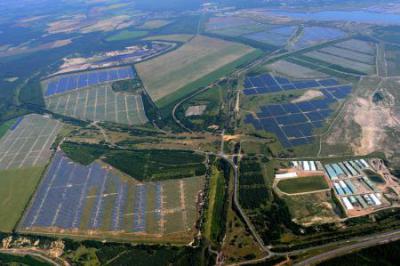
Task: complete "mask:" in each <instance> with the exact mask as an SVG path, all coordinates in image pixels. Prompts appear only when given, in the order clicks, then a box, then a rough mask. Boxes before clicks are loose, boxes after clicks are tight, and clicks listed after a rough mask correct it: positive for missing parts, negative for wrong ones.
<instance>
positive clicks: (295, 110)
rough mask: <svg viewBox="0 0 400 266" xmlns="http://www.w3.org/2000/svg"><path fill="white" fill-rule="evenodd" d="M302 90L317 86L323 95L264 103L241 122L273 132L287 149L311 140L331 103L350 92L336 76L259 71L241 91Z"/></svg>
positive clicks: (329, 112)
mask: <svg viewBox="0 0 400 266" xmlns="http://www.w3.org/2000/svg"><path fill="white" fill-rule="evenodd" d="M305 89H318V90H319V91H320V92H322V94H323V97H321V98H319V97H318V98H317V99H311V100H308V101H302V102H297V103H282V104H268V105H264V106H262V107H261V108H260V109H261V110H260V112H258V113H257V114H256V115H253V114H248V115H247V116H246V117H245V120H244V122H245V123H246V124H252V125H253V126H254V127H255V129H257V130H265V131H268V132H272V133H274V134H275V135H276V137H277V138H278V139H279V141H280V142H281V144H282V145H283V146H284V147H286V148H288V147H293V146H299V145H305V144H311V143H313V141H314V137H315V135H316V134H315V133H314V130H315V129H319V128H322V127H323V126H324V123H325V122H326V121H327V120H328V119H329V117H330V116H331V115H332V114H333V113H334V110H333V109H332V108H331V106H332V105H333V104H335V103H337V102H339V101H340V100H342V99H344V98H346V97H347V96H348V95H349V94H350V93H351V91H352V87H351V86H350V85H339V83H338V81H337V80H335V79H323V80H301V81H289V80H288V79H286V78H283V77H279V76H273V75H270V74H262V75H259V76H252V77H247V78H246V80H245V89H244V90H243V92H244V94H245V95H246V96H251V95H258V94H269V93H276V92H285V91H291V90H305Z"/></svg>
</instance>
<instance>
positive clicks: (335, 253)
mask: <svg viewBox="0 0 400 266" xmlns="http://www.w3.org/2000/svg"><path fill="white" fill-rule="evenodd" d="M397 240H400V230H396V231H393V232H389V233H382V234H377V235H371V236H367V237H363V238H359V239H358V240H356V242H355V243H353V242H350V240H348V241H346V242H348V244H344V245H341V246H339V247H337V248H333V249H331V250H328V251H326V252H323V253H321V254H318V255H315V256H312V257H310V258H307V259H305V260H303V261H300V262H298V263H295V264H294V265H295V266H308V265H316V264H318V263H321V262H323V261H326V260H329V259H332V258H335V257H339V256H343V255H346V254H349V253H352V252H354V251H357V250H360V249H364V248H368V247H373V246H377V245H381V244H386V243H389V242H393V241H397ZM316 248H319V247H316Z"/></svg>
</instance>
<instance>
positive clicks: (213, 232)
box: [205, 166, 225, 243]
mask: <svg viewBox="0 0 400 266" xmlns="http://www.w3.org/2000/svg"><path fill="white" fill-rule="evenodd" d="M224 198H225V180H224V176H223V174H222V173H221V172H220V171H219V170H218V169H217V167H216V166H213V167H212V171H211V177H210V188H209V200H208V209H207V218H206V221H207V223H206V226H205V236H206V237H207V238H208V239H209V240H210V241H211V242H213V243H218V237H219V236H220V235H221V229H223V227H224V219H223V215H222V214H223V212H224Z"/></svg>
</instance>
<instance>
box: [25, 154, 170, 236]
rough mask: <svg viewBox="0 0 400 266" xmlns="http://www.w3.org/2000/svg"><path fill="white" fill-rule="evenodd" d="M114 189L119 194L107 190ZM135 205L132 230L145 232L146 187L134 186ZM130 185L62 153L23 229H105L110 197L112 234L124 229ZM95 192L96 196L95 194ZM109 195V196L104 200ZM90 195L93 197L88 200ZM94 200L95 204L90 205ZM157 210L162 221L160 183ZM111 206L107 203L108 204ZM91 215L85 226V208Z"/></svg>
mask: <svg viewBox="0 0 400 266" xmlns="http://www.w3.org/2000/svg"><path fill="white" fill-rule="evenodd" d="M110 187H111V188H115V189H116V192H117V193H114V195H112V194H113V193H109V191H108V190H107V189H108V188H110ZM134 188H135V189H136V192H135V203H134V209H132V210H130V212H133V214H134V215H133V216H132V219H133V228H132V224H129V227H130V228H131V229H130V230H131V231H135V232H144V231H145V227H146V208H147V204H146V201H147V191H146V186H145V185H136V186H135V187H134ZM128 189H129V184H128V183H126V182H122V180H121V179H120V177H118V176H116V175H114V174H112V173H111V172H109V171H108V170H107V169H104V168H103V167H102V166H101V165H100V164H97V163H93V164H91V165H89V166H83V165H80V164H77V163H73V162H72V161H71V160H70V159H69V158H68V157H66V156H65V155H64V154H63V153H62V152H57V153H56V154H55V156H54V158H53V160H52V163H51V164H50V166H49V168H48V170H47V172H46V174H45V177H44V179H43V181H42V183H41V184H40V186H39V188H38V190H37V192H36V194H35V197H34V200H33V203H32V205H31V207H30V208H29V209H28V211H27V212H26V214H25V216H24V218H23V222H22V226H23V227H25V228H32V227H57V228H61V229H79V228H81V227H83V228H88V229H90V230H96V229H99V228H102V227H104V225H103V222H104V221H105V220H104V218H105V217H104V216H105V213H104V212H103V211H104V210H105V205H106V202H105V200H106V199H108V198H109V197H114V198H112V199H111V202H112V203H113V205H112V219H111V223H110V224H109V225H107V226H108V227H110V229H111V230H112V231H118V230H123V229H124V224H125V222H124V217H125V211H126V209H125V208H126V205H127V204H126V202H127V198H128ZM93 191H95V192H96V193H95V194H92V193H93ZM105 195H107V197H105ZM89 196H90V197H89ZM89 198H92V200H93V204H91V205H88V202H87V201H88V199H89ZM155 203H156V206H155V207H156V209H155V210H154V213H155V214H154V215H155V217H156V218H158V220H159V219H160V212H161V208H162V189H161V184H160V183H157V185H156V195H155ZM107 204H108V203H107ZM88 206H91V208H90V209H87V211H89V213H90V217H89V219H88V221H87V223H86V224H82V222H83V220H82V217H83V213H84V209H85V208H87V207H88Z"/></svg>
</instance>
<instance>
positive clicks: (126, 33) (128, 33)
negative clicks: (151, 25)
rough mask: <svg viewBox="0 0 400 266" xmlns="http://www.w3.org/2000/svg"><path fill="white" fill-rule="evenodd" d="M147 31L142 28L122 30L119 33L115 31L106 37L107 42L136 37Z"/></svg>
mask: <svg viewBox="0 0 400 266" xmlns="http://www.w3.org/2000/svg"><path fill="white" fill-rule="evenodd" d="M147 33H148V31H144V30H135V31H131V30H124V31H121V32H119V33H116V34H114V35H111V36H110V37H108V38H107V39H106V41H108V42H115V41H125V40H130V39H137V38H140V37H143V36H146V35H147Z"/></svg>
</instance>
